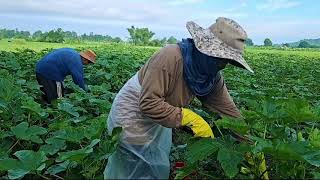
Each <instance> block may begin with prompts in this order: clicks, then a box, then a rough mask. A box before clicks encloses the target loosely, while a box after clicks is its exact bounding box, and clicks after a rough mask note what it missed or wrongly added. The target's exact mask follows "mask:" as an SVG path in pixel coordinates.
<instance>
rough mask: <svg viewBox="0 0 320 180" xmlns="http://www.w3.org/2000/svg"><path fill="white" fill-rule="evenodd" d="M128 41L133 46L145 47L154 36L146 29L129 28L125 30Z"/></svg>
mask: <svg viewBox="0 0 320 180" xmlns="http://www.w3.org/2000/svg"><path fill="white" fill-rule="evenodd" d="M127 30H128V32H129V35H130V40H131V42H132V43H133V44H134V45H147V44H149V43H150V42H151V38H152V37H153V36H154V34H155V33H154V32H152V31H150V30H149V29H148V28H136V27H134V26H131V27H130V28H127Z"/></svg>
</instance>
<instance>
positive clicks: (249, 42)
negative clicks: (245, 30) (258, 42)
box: [245, 38, 254, 46]
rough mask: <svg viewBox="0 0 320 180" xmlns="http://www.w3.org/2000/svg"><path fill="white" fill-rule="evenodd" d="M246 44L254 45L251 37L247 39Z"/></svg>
mask: <svg viewBox="0 0 320 180" xmlns="http://www.w3.org/2000/svg"><path fill="white" fill-rule="evenodd" d="M245 44H246V46H253V45H254V43H253V41H252V39H250V38H247V39H246V42H245Z"/></svg>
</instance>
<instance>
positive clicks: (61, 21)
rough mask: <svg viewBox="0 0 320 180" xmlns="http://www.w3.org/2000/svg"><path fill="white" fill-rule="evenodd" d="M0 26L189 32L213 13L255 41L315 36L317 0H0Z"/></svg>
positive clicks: (319, 17)
mask: <svg viewBox="0 0 320 180" xmlns="http://www.w3.org/2000/svg"><path fill="white" fill-rule="evenodd" d="M0 4H1V6H0V28H9V29H14V28H18V29H20V30H29V31H31V32H34V31H36V30H39V29H40V30H42V31H48V30H51V29H54V28H59V27H61V28H62V29H64V30H69V31H72V30H73V31H76V32H77V33H90V32H94V33H97V34H104V35H106V34H108V35H111V36H119V37H121V38H126V37H128V33H127V30H126V28H127V27H130V26H131V25H134V26H136V27H148V28H149V29H151V30H152V31H153V32H155V33H156V37H158V38H162V37H168V36H171V35H173V36H175V37H177V38H178V39H181V38H184V37H189V34H188V32H187V30H186V28H185V23H186V22H187V21H190V20H193V21H195V22H196V23H198V24H199V25H200V26H202V27H204V28H206V27H208V26H209V25H210V24H212V23H214V21H215V19H216V18H217V17H219V16H225V17H228V18H232V19H235V20H236V21H237V22H238V23H239V24H240V25H242V26H243V27H244V29H245V30H246V31H247V33H248V35H249V37H250V38H251V39H253V41H254V43H255V44H261V43H263V40H264V39H265V38H266V37H269V38H271V40H272V41H273V42H274V43H283V42H292V41H298V40H300V39H305V38H320V13H319V9H320V1H318V0H170V1H169V0H116V1H111V0H0Z"/></svg>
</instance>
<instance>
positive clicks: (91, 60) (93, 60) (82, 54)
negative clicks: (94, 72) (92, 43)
mask: <svg viewBox="0 0 320 180" xmlns="http://www.w3.org/2000/svg"><path fill="white" fill-rule="evenodd" d="M80 56H82V57H83V58H85V59H88V60H89V61H90V62H92V63H96V60H95V59H93V58H91V57H90V56H88V54H87V53H85V52H80Z"/></svg>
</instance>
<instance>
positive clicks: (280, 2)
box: [257, 0, 301, 11]
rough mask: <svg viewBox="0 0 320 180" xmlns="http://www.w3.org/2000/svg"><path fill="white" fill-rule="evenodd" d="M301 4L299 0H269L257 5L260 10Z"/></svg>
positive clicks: (285, 7) (286, 7)
mask: <svg viewBox="0 0 320 180" xmlns="http://www.w3.org/2000/svg"><path fill="white" fill-rule="evenodd" d="M299 5H301V2H299V1H292V0H267V1H266V2H264V3H262V4H258V5H257V9H258V10H270V11H274V10H278V9H288V8H293V7H297V6H299Z"/></svg>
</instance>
